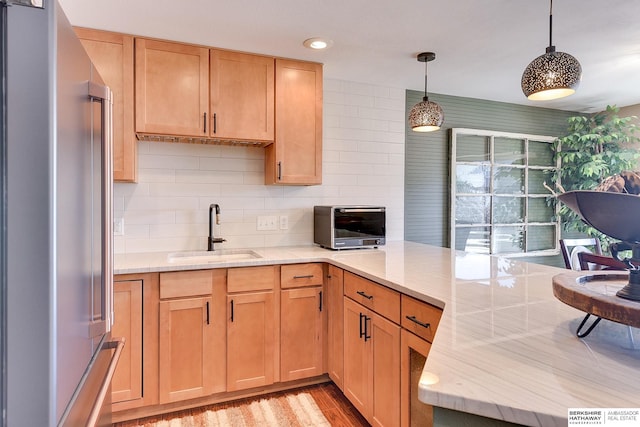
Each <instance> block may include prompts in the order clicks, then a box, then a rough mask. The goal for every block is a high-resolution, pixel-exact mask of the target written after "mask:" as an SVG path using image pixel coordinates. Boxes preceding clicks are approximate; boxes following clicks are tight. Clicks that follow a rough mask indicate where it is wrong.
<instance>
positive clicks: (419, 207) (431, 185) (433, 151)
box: [404, 90, 578, 266]
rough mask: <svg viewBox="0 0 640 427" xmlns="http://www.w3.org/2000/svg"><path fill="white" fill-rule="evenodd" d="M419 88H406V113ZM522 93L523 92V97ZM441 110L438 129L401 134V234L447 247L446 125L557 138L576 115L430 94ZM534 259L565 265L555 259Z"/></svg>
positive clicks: (447, 133) (409, 130) (408, 238)
mask: <svg viewBox="0 0 640 427" xmlns="http://www.w3.org/2000/svg"><path fill="white" fill-rule="evenodd" d="M422 96H423V92H418V91H411V90H408V91H407V93H406V107H405V111H406V112H407V114H408V112H409V110H410V109H411V107H413V106H414V105H415V104H417V103H418V102H420V101H421V100H422ZM523 96H524V95H523ZM429 100H430V101H435V102H437V103H438V104H440V106H441V107H442V109H443V110H444V125H443V127H442V129H440V130H439V131H436V132H430V133H419V132H413V131H412V130H411V129H409V127H408V126H405V129H406V138H405V144H406V146H405V218H404V224H405V228H404V238H405V240H410V241H414V242H420V243H427V244H431V245H436V246H443V247H449V193H450V191H449V190H450V189H449V187H450V178H449V169H450V167H449V165H450V161H449V129H451V128H454V127H456V128H471V129H486V130H495V131H503V132H517V133H527V134H534V135H549V136H558V135H562V134H564V133H565V132H566V129H567V119H568V118H569V117H571V116H574V115H576V114H578V113H576V112H574V111H562V110H554V109H550V108H541V107H529V106H524V105H518V104H509V103H505V102H496V101H487V100H482V99H473V98H463V97H458V96H448V95H438V94H430V95H429ZM530 260H531V261H534V262H543V263H545V264H551V265H558V266H564V265H563V264H562V263H561V262H560V264H559V263H558V260H557V259H556V257H554V258H553V259H547V260H544V259H540V257H532V258H531V259H530Z"/></svg>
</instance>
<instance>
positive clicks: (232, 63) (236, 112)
mask: <svg viewBox="0 0 640 427" xmlns="http://www.w3.org/2000/svg"><path fill="white" fill-rule="evenodd" d="M210 78H211V80H210V85H211V109H210V111H211V123H210V126H209V135H210V136H211V137H212V138H221V139H230V140H240V141H246V140H253V141H269V142H270V141H273V128H274V115H273V113H274V59H273V58H272V57H266V56H260V55H252V54H247V53H239V52H231V51H224V50H215V49H212V50H211V73H210Z"/></svg>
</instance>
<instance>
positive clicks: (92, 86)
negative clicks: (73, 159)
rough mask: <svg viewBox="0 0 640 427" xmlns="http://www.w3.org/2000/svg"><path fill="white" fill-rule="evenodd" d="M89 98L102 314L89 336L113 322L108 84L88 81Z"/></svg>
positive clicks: (98, 334)
mask: <svg viewBox="0 0 640 427" xmlns="http://www.w3.org/2000/svg"><path fill="white" fill-rule="evenodd" d="M89 98H90V99H91V100H92V101H94V102H100V104H101V113H102V117H101V121H102V123H101V130H102V131H101V133H100V134H101V149H102V174H101V175H102V177H101V186H102V316H101V320H100V321H98V322H93V323H92V324H91V325H90V326H89V336H90V338H93V337H96V336H100V335H102V334H105V333H107V332H109V331H111V326H112V325H113V231H112V228H113V212H112V206H111V200H112V197H113V194H112V192H113V167H112V162H113V160H112V159H113V153H112V150H113V143H112V138H113V136H112V128H113V122H112V120H113V99H112V94H111V90H110V89H109V87H108V86H105V85H101V84H98V83H95V82H92V81H90V82H89Z"/></svg>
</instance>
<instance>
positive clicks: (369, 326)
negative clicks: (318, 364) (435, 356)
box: [343, 297, 400, 426]
mask: <svg viewBox="0 0 640 427" xmlns="http://www.w3.org/2000/svg"><path fill="white" fill-rule="evenodd" d="M343 391H344V394H345V396H346V397H347V398H348V399H349V400H350V401H351V403H353V405H354V406H355V407H356V409H358V411H360V413H361V414H362V415H363V416H364V417H365V418H366V419H367V421H369V422H370V423H371V425H374V426H399V425H400V326H399V325H397V324H395V323H393V322H391V321H389V320H387V319H385V318H384V317H382V316H380V315H379V314H377V313H376V312H374V311H372V310H370V309H368V308H366V307H364V306H362V305H360V304H358V303H356V302H355V301H353V300H351V299H349V298H348V297H345V298H344V383H343Z"/></svg>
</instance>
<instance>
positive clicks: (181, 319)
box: [159, 297, 214, 403]
mask: <svg viewBox="0 0 640 427" xmlns="http://www.w3.org/2000/svg"><path fill="white" fill-rule="evenodd" d="M211 306H212V298H210V297H207V298H191V299H181V300H168V301H161V302H160V337H159V341H160V345H159V351H160V385H159V387H160V403H169V402H175V401H178V400H184V399H191V398H194V397H200V396H206V395H208V394H211V393H213V391H214V387H213V381H214V377H213V372H214V368H213V366H212V365H213V364H212V361H213V360H214V359H213V358H212V357H210V355H211V353H212V352H213V351H214V349H213V348H212V345H211V343H212V342H213V339H214V337H213V332H214V328H213V325H212V324H211V321H210V319H211V312H210V310H211Z"/></svg>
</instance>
